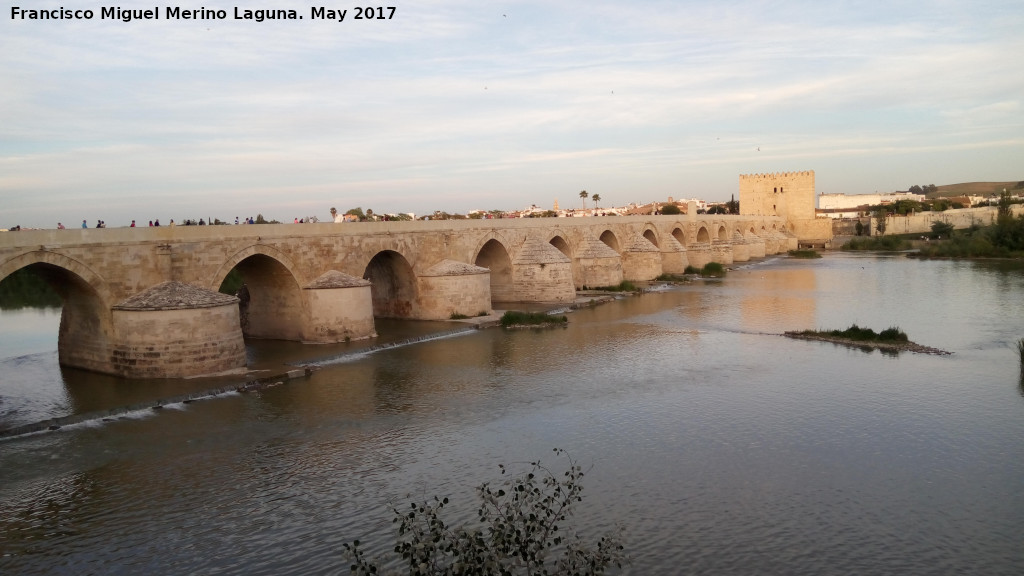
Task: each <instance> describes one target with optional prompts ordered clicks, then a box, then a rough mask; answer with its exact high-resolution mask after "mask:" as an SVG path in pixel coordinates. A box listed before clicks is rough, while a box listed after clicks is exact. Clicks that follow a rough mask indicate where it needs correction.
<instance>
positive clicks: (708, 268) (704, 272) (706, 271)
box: [684, 262, 725, 278]
mask: <svg viewBox="0 0 1024 576" xmlns="http://www.w3.org/2000/svg"><path fill="white" fill-rule="evenodd" d="M684 272H685V273H686V274H697V275H699V276H701V277H703V278H722V277H723V276H725V266H722V265H721V264H719V263H718V262H708V263H707V264H705V265H704V267H703V268H694V267H693V266H687V267H686V270H685V271H684Z"/></svg>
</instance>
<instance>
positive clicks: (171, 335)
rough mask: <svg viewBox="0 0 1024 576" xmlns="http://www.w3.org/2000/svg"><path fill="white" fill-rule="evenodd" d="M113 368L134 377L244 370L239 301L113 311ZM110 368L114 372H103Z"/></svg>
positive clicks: (182, 376)
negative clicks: (195, 306) (180, 307)
mask: <svg viewBox="0 0 1024 576" xmlns="http://www.w3.org/2000/svg"><path fill="white" fill-rule="evenodd" d="M113 324H114V330H115V332H116V333H117V339H118V342H117V343H116V344H115V345H114V348H113V353H112V355H111V364H112V369H113V372H114V373H116V374H120V375H122V376H126V377H131V378H186V377H189V376H197V375H203V374H216V373H220V372H226V371H231V370H240V369H244V368H245V343H244V341H243V339H242V330H241V327H240V326H239V319H238V306H237V304H226V305H223V306H217V307H211V308H198V309H197V308H186V309H172V310H118V309H115V310H114V311H113ZM104 371H106V372H109V371H111V370H109V369H108V370H104Z"/></svg>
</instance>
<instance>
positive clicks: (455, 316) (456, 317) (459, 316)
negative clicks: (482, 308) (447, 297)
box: [448, 312, 469, 320]
mask: <svg viewBox="0 0 1024 576" xmlns="http://www.w3.org/2000/svg"><path fill="white" fill-rule="evenodd" d="M467 318H469V316H466V315H465V314H459V313H458V312H452V315H451V316H449V317H448V319H449V320H465V319H467Z"/></svg>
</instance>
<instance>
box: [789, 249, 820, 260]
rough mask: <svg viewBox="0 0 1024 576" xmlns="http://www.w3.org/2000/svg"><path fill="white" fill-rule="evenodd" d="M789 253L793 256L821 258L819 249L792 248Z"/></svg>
mask: <svg viewBox="0 0 1024 576" xmlns="http://www.w3.org/2000/svg"><path fill="white" fill-rule="evenodd" d="M789 255H790V256H791V257H793V258H808V259H810V258H821V254H818V251H817V250H790V251H789Z"/></svg>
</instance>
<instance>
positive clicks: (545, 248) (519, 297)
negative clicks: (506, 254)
mask: <svg viewBox="0 0 1024 576" xmlns="http://www.w3.org/2000/svg"><path fill="white" fill-rule="evenodd" d="M512 284H513V293H514V294H515V300H516V301H517V302H572V301H573V300H575V299H576V289H575V287H574V285H573V279H572V261H571V260H569V258H567V257H566V256H565V254H562V253H561V252H560V251H559V250H558V248H555V247H554V246H552V245H551V244H549V243H547V242H542V241H540V240H537V239H536V238H533V237H530V238H527V239H526V241H525V242H524V243H523V246H522V247H521V248H520V249H519V253H518V254H517V255H516V259H515V260H514V261H513V262H512Z"/></svg>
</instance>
